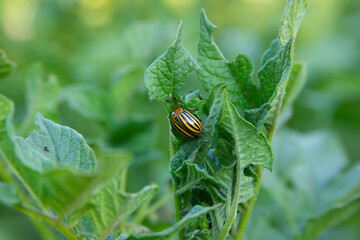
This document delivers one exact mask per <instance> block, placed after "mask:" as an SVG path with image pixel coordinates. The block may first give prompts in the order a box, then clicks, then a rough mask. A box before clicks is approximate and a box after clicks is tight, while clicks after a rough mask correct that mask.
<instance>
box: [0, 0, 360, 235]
mask: <svg viewBox="0 0 360 240" xmlns="http://www.w3.org/2000/svg"><path fill="white" fill-rule="evenodd" d="M285 5H286V1H285V0H238V1H232V0H225V1H216V0H208V1H205V0H202V1H196V0H181V1H179V0H159V1H141V0H131V1H126V0H1V1H0V49H2V50H4V51H5V52H6V54H7V57H8V59H10V60H11V61H13V62H15V63H16V69H15V71H14V72H13V73H12V74H11V75H10V76H9V77H7V78H6V79H4V80H2V81H1V82H0V93H2V94H4V95H6V96H7V97H9V98H10V99H12V100H13V101H14V102H15V108H16V112H15V123H16V124H18V125H20V123H21V122H22V121H23V119H24V118H25V117H26V106H27V101H28V98H27V93H26V91H27V90H26V84H25V81H26V76H27V74H28V73H27V71H28V69H29V68H31V66H32V65H33V64H35V63H40V64H41V65H42V66H43V67H44V69H45V72H46V74H45V76H46V77H47V76H48V75H49V74H50V75H54V76H56V78H57V80H58V82H59V84H60V86H61V89H62V90H61V92H60V95H59V98H58V101H59V104H58V107H57V109H56V111H55V112H56V114H54V115H52V116H46V114H45V117H49V118H51V119H53V120H54V121H56V122H58V123H60V124H62V125H67V126H70V127H72V128H74V129H76V130H77V131H78V132H80V133H81V134H82V135H84V137H85V138H86V139H87V141H88V142H89V143H90V144H100V145H101V144H106V145H110V146H112V147H120V148H126V149H129V150H130V151H132V152H133V153H134V155H135V158H134V160H133V162H132V164H131V166H130V169H129V171H128V174H127V176H128V184H127V185H128V190H129V191H137V190H139V189H140V188H141V187H142V186H144V185H146V184H149V183H153V182H155V183H157V184H158V185H159V186H160V189H161V193H160V195H161V194H166V193H167V192H169V191H170V187H169V182H170V174H169V173H168V162H169V152H168V128H169V123H168V119H167V116H166V111H165V109H164V107H163V106H162V105H161V104H160V103H156V102H153V103H151V102H149V101H148V99H147V93H146V90H145V87H144V84H143V73H144V70H145V69H146V68H147V67H148V66H149V65H150V64H151V63H152V61H154V60H155V59H156V58H157V57H158V56H159V55H160V54H162V53H163V52H164V51H165V50H166V49H167V47H168V46H169V44H170V43H171V42H172V41H173V39H174V37H175V32H176V30H177V26H178V24H179V21H180V20H182V21H183V25H184V27H183V31H184V32H183V42H184V45H185V47H187V48H188V50H189V51H190V53H191V54H192V55H193V56H194V57H195V56H196V44H197V39H198V31H199V13H200V9H201V8H205V10H206V12H207V15H208V17H209V19H210V20H211V21H212V22H213V23H214V24H216V25H217V26H219V29H218V30H216V31H215V33H214V38H215V41H216V42H217V43H218V45H219V47H220V48H221V49H222V51H223V53H224V55H225V56H226V58H227V59H228V60H232V59H233V58H234V57H235V55H236V54H237V53H243V54H246V55H248V56H250V57H251V58H252V59H253V60H254V62H255V66H256V67H258V66H259V63H260V58H261V55H262V54H263V52H264V51H265V50H266V49H267V48H268V46H269V44H270V42H271V41H272V40H273V39H274V38H276V37H277V34H278V29H279V24H280V20H281V16H282V13H283V11H284V8H285ZM359 26H360V1H358V0H343V1H337V0H309V7H308V10H307V13H306V15H305V18H304V21H303V23H302V26H301V28H300V31H299V33H298V37H297V40H296V49H295V59H296V60H305V61H306V62H307V66H308V78H307V83H306V86H305V87H304V89H303V91H302V92H301V94H300V96H299V98H298V99H297V100H296V101H295V104H294V107H293V109H292V110H291V111H288V112H287V113H286V114H285V115H286V116H284V117H283V119H282V120H283V121H282V126H281V128H282V129H284V130H281V133H280V134H279V136H278V138H277V139H276V140H275V141H274V145H275V146H276V147H275V150H274V151H275V157H276V158H278V159H280V160H279V163H284V164H285V165H286V159H287V158H286V157H284V156H287V157H289V158H291V157H295V158H296V157H297V156H299V155H301V154H303V153H306V152H307V151H312V149H311V147H312V146H314V145H315V146H318V147H315V149H313V150H314V151H317V150H319V152H320V153H321V154H320V153H319V154H318V155H317V154H315V156H313V159H311V158H309V159H308V161H317V160H319V159H322V162H323V163H324V164H323V165H322V169H321V170H319V172H317V173H316V176H317V175H326V174H327V172H328V170H327V169H328V168H329V169H332V168H334V167H335V168H337V169H338V170H339V174H340V172H342V171H346V170H347V169H351V168H352V167H354V166H355V165H356V164H357V163H358V162H359V160H360V154H359V149H360V54H359V53H360V30H359ZM46 77H45V78H46ZM78 86H81V87H80V88H79V87H78ZM84 86H85V87H84ZM50 87H51V86H50ZM77 89H87V91H89V92H91V94H93V95H94V96H91V98H92V99H97V100H98V101H95V102H96V103H97V104H98V105H96V106H94V105H90V106H83V105H82V103H84V104H86V102H87V100H86V99H83V98H82V95H81V94H80V95H79V96H78V95H77V94H76V91H77ZM196 89H201V86H200V84H199V83H198V82H197V80H196V76H195V74H192V75H191V76H190V78H189V79H188V81H187V84H186V87H184V89H183V90H184V93H186V92H188V91H190V90H196ZM45 101H46V100H45ZM92 108H93V109H92ZM279 129H280V128H279ZM19 134H23V135H25V136H26V135H27V134H28V131H27V130H24V131H21V132H20V133H19ZM289 139H293V140H294V141H293V144H294V145H295V147H296V146H297V145H298V144H299V142H305V143H304V144H302V145H301V144H300V145H301V147H302V148H301V150H299V149H297V150H298V155H296V154H294V152H296V149H295V150H294V151H291V152H289V151H290V150H291V149H292V147H294V145H291V144H289V141H288V140H289ZM296 139H297V140H296ZM329 139H331V141H330V140H329ZM312 141H313V142H314V145H313V144H306V142H312ZM327 141H330V143H329V142H327ZM283 142H287V143H286V144H282V143H283ZM290 142H291V141H290ZM321 148H323V149H321ZM289 149H290V150H289ZM334 149H335V150H334ZM331 151H335V153H334V154H335V156H339V157H337V158H336V159H334V160H331V161H328V162H327V161H326V159H327V158H328V157H331V154H329V152H330V153H332V152H331ZM286 154H288V155H286ZM291 154H292V155H291ZM336 154H338V155H336ZM281 158H283V159H281ZM284 159H285V160H284ZM279 163H278V164H275V172H276V168H277V169H280V170H281V171H283V172H286V171H287V170H286V168H285V167H282V166H283V165H282V166H279ZM339 164H340V165H339ZM281 168H283V169H281ZM336 173H337V172H335V175H336ZM279 174H280V175H281V173H279ZM264 188H265V189H266V186H264ZM265 192H266V191H265ZM267 199H269V198H267V196H266V193H264V194H263V195H261V196H260V200H259V202H258V205H259V207H258V209H259V210H258V211H260V210H261V207H262V206H263V207H266V206H268V204H269V203H268V202H267ZM262 200H263V201H262ZM170 205H171V204H169V206H170ZM261 205H262V206H261ZM170 207H171V206H170ZM255 208H256V207H255ZM162 211H163V212H162V213H161V212H160V213H159V216H157V217H156V216H155V217H154V218H155V220H154V221H157V220H158V219H157V218H161V219H162V221H164V222H166V221H168V220H169V219H171V214H169V213H168V211H169V210H168V209H167V208H166V207H164V209H163V210H162ZM260 213H261V211H260ZM256 214H257V213H256V212H255V215H254V217H253V218H252V219H253V222H254V221H255V220H256V219H257V217H256V216H257V215H256ZM359 216H360V212H357V213H354V215H353V217H351V218H349V219H347V220H346V221H345V222H343V223H342V224H341V225H339V226H337V227H334V228H331V229H330V230H328V231H327V232H325V233H324V234H323V235H321V236H320V238H319V239H338V237H336V236H339V235H337V234H340V235H341V234H342V235H341V236H343V234H346V236H348V238H344V239H354V240H355V239H359V236H360V230H359V225H358V223H359V221H360V219H359ZM254 219H255V220H254ZM268 221H271V218H269V220H268ZM250 224H251V223H250ZM259 224H260V226H259V227H263V225H264V224H265V225H266V226H269V227H272V228H274V229H278V228H277V227H276V226H275V227H274V225H276V224H275V223H271V224H269V223H262V221H257V222H256V223H253V225H252V226H258V225H259ZM261 224H263V225H261ZM283 227H284V226H283ZM19 229H21V231H19ZM251 229H253V228H250V230H249V231H251ZM264 229H267V228H264ZM280 229H281V227H280ZM264 231H265V230H264ZM269 231H270V230H269ZM280 232H281V231H280ZM285 232H286V231H285ZM275 236H276V235H275ZM284 236H285V239H286V236H287V235H286V233H284ZM248 237H249V239H265V238H262V237H261V236H258V235H256V234H249V235H248ZM23 238H26V239H38V238H39V235H38V233H37V232H36V230H35V228H34V227H33V226H32V223H30V222H29V221H28V220H27V219H26V217H25V216H23V215H21V214H19V213H17V212H14V211H12V210H11V209H8V208H5V207H3V206H1V207H0V239H23ZM268 239H270V238H268ZM278 239H281V238H280V237H279V238H278Z"/></svg>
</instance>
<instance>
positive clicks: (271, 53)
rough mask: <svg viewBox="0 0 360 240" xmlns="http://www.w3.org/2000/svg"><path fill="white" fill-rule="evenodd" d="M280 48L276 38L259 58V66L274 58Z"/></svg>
mask: <svg viewBox="0 0 360 240" xmlns="http://www.w3.org/2000/svg"><path fill="white" fill-rule="evenodd" d="M280 48H281V45H280V40H279V39H278V38H276V39H275V40H273V41H272V42H271V44H270V47H269V48H268V49H267V50H266V51H265V53H264V55H263V56H262V58H261V66H264V65H265V63H266V62H267V61H268V60H269V59H270V58H273V57H275V55H276V54H277V53H278V52H279V50H280Z"/></svg>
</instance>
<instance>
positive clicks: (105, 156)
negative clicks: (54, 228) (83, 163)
mask: <svg viewBox="0 0 360 240" xmlns="http://www.w3.org/2000/svg"><path fill="white" fill-rule="evenodd" d="M99 157H100V159H101V160H102V161H100V166H99V170H98V171H97V172H96V173H93V174H91V175H88V174H86V175H84V174H79V173H77V172H74V171H71V170H68V169H57V170H54V171H51V172H48V173H46V174H45V175H43V180H44V182H43V183H42V186H43V191H44V193H43V195H41V197H42V199H43V201H44V203H45V204H46V205H48V206H50V207H51V208H52V209H54V210H56V212H58V213H59V220H58V221H59V222H60V221H61V219H63V218H65V217H66V216H68V215H69V214H70V213H72V212H74V211H76V210H77V209H78V208H80V207H82V206H84V204H85V203H86V202H88V201H89V199H90V196H91V194H92V193H93V191H94V189H97V188H98V187H99V186H101V185H102V184H104V183H106V182H107V181H108V180H110V179H111V178H113V177H114V176H117V175H118V174H120V173H121V171H123V170H124V169H125V168H126V167H127V165H128V164H129V161H130V159H131V157H132V156H131V155H130V154H129V153H128V152H127V151H124V150H116V149H109V150H104V151H103V152H102V153H101V155H100V156H99ZM72 220H73V222H76V221H77V220H78V219H76V218H73V219H72Z"/></svg>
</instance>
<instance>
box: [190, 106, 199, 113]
mask: <svg viewBox="0 0 360 240" xmlns="http://www.w3.org/2000/svg"><path fill="white" fill-rule="evenodd" d="M198 109H199V107H197V108H194V109H192V110H188V111H190V112H195V111H196V110H198Z"/></svg>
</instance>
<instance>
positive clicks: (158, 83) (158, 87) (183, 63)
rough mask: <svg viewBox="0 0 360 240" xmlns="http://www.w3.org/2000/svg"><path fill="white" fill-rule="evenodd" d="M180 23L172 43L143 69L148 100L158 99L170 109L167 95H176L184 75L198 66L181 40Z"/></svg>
mask: <svg viewBox="0 0 360 240" xmlns="http://www.w3.org/2000/svg"><path fill="white" fill-rule="evenodd" d="M181 33H182V23H180V26H179V30H178V33H177V36H176V39H175V41H174V43H173V44H172V45H171V46H170V47H169V48H168V49H167V51H166V52H165V53H164V54H163V55H161V56H160V57H159V58H158V59H156V60H155V61H154V62H153V63H152V64H151V65H150V66H149V67H148V68H147V69H146V71H145V79H144V81H145V86H146V88H147V90H148V93H149V98H150V100H159V101H162V102H163V103H165V104H166V105H167V106H168V110H169V111H170V110H172V108H170V107H171V105H170V103H169V102H168V101H167V99H168V98H169V96H172V97H173V96H178V95H179V91H180V88H181V86H182V85H183V84H184V82H185V79H186V77H187V76H188V75H189V73H190V72H191V71H193V70H198V69H199V66H198V64H197V63H196V61H195V60H194V59H193V58H192V57H191V55H190V53H189V52H188V50H187V49H186V48H185V47H184V46H183V45H182V42H181Z"/></svg>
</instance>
